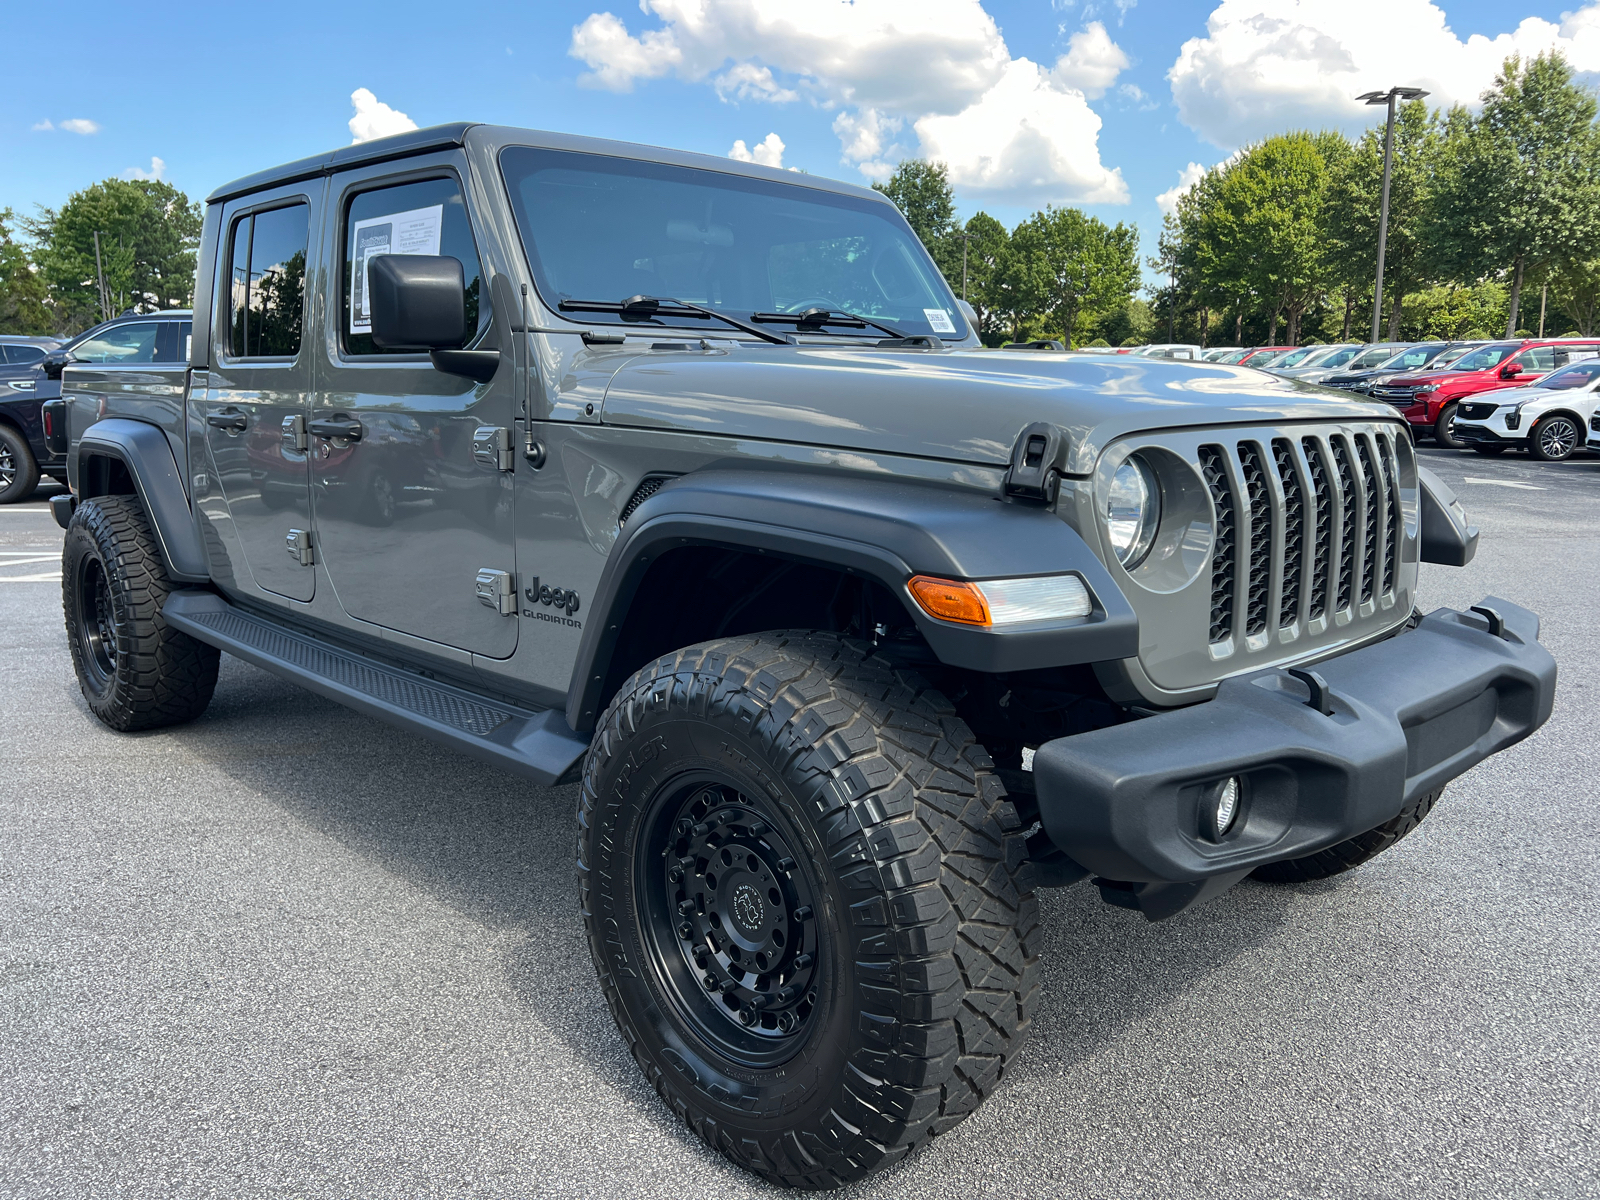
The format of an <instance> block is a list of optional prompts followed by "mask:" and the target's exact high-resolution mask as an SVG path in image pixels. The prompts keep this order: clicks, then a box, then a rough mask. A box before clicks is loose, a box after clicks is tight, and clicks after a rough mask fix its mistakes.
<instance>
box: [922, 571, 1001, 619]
mask: <svg viewBox="0 0 1600 1200" xmlns="http://www.w3.org/2000/svg"><path fill="white" fill-rule="evenodd" d="M907 586H909V587H910V588H911V595H912V596H913V597H915V598H916V601H917V603H918V604H920V605H922V608H923V611H924V612H926V613H927V614H928V615H929V616H930V617H938V618H939V619H940V620H941V621H960V622H961V623H962V624H963V625H988V624H990V621H989V606H988V605H987V604H985V603H984V602H983V596H982V594H981V593H980V592H979V591H978V589H977V588H975V587H973V586H972V585H971V584H970V583H960V582H958V581H957V580H954V579H935V578H934V577H933V576H931V575H918V576H917V577H916V578H915V579H913V580H912V581H911V582H910V584H909V585H907Z"/></svg>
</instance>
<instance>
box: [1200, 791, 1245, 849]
mask: <svg viewBox="0 0 1600 1200" xmlns="http://www.w3.org/2000/svg"><path fill="white" fill-rule="evenodd" d="M1239 793H1240V785H1239V777H1238V776H1237V775H1234V776H1230V777H1229V778H1228V779H1226V780H1224V781H1223V782H1222V783H1221V784H1220V785H1219V786H1217V787H1214V788H1212V789H1211V790H1210V793H1209V794H1208V795H1207V797H1206V804H1205V815H1204V819H1203V820H1202V822H1201V832H1202V833H1203V834H1204V835H1205V836H1206V837H1208V838H1210V839H1211V840H1212V841H1213V842H1220V841H1221V840H1222V839H1223V838H1225V837H1227V836H1228V831H1229V830H1230V829H1232V828H1233V823H1234V821H1236V820H1237V819H1238V817H1239Z"/></svg>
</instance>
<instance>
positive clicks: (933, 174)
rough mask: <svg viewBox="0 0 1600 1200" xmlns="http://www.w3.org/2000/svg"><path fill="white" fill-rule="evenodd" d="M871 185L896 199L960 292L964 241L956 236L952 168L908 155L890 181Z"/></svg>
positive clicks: (914, 228) (946, 275)
mask: <svg viewBox="0 0 1600 1200" xmlns="http://www.w3.org/2000/svg"><path fill="white" fill-rule="evenodd" d="M872 187H873V190H874V191H878V192H882V193H883V194H884V195H885V196H887V197H889V199H891V200H893V201H894V205H895V207H896V208H898V209H899V210H900V214H901V215H902V216H903V217H905V219H906V224H908V225H910V226H911V231H912V232H913V233H915V234H916V235H917V237H918V238H920V239H921V240H922V244H923V245H924V246H926V247H927V248H928V253H929V254H931V255H932V256H933V261H934V263H935V264H936V265H937V266H938V268H939V270H940V271H942V272H944V277H945V279H946V280H947V281H948V282H949V283H950V285H951V287H952V288H954V289H955V290H956V292H958V293H959V292H960V291H961V242H960V239H959V238H957V237H956V236H954V235H955V233H956V219H955V217H956V198H955V189H953V188H952V187H951V186H950V172H949V169H948V168H947V167H946V166H945V165H944V164H943V163H941V162H929V161H928V160H927V159H923V158H908V159H906V160H905V161H904V162H902V163H900V165H899V166H897V167H895V169H894V174H893V175H891V176H889V182H888V183H875V184H873V185H872ZM969 265H970V264H969Z"/></svg>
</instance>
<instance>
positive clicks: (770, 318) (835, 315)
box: [750, 308, 906, 338]
mask: <svg viewBox="0 0 1600 1200" xmlns="http://www.w3.org/2000/svg"><path fill="white" fill-rule="evenodd" d="M750 319H751V320H752V321H764V322H766V323H767V324H779V323H783V324H793V325H794V326H795V328H796V329H798V330H800V331H801V332H803V333H820V332H821V331H822V327H823V326H824V325H843V326H845V327H846V328H851V329H866V328H868V327H869V326H870V327H871V328H873V329H881V330H882V331H883V332H884V333H887V334H888V335H889V336H890V337H897V338H898V337H905V336H906V333H905V330H903V329H900V328H898V327H896V326H894V325H886V324H884V323H883V322H882V321H874V320H873V319H872V318H871V317H863V316H862V315H861V314H860V313H853V312H846V311H845V310H844V309H842V308H808V309H806V310H805V312H799V313H769V312H758V313H751V314H750Z"/></svg>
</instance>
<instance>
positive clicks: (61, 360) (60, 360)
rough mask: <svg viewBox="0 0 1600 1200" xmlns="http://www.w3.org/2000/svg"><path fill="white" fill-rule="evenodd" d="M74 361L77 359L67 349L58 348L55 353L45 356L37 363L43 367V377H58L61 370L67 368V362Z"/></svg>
mask: <svg viewBox="0 0 1600 1200" xmlns="http://www.w3.org/2000/svg"><path fill="white" fill-rule="evenodd" d="M75 361H77V360H76V359H74V358H73V357H72V355H71V354H69V353H67V351H65V350H58V351H56V353H54V354H51V355H49V356H47V357H46V358H45V360H44V361H43V362H42V363H40V364H39V365H40V367H42V368H43V369H44V377H45V378H46V379H60V378H61V372H62V371H64V370H66V369H67V364H68V363H70V362H75Z"/></svg>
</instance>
